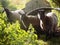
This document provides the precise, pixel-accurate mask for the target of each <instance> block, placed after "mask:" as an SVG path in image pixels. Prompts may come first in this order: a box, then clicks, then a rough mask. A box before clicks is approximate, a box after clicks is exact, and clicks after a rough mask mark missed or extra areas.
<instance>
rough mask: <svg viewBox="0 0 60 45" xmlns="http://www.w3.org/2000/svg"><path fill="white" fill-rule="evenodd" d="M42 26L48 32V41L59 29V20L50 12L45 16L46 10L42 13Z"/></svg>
mask: <svg viewBox="0 0 60 45" xmlns="http://www.w3.org/2000/svg"><path fill="white" fill-rule="evenodd" d="M39 14H40V21H42V23H40V26H41V28H42V30H44V31H45V32H46V40H47V39H49V38H51V36H53V35H54V31H55V29H56V28H57V24H58V18H57V16H56V14H55V13H53V12H49V13H46V14H45V10H42V11H40V13H39Z"/></svg>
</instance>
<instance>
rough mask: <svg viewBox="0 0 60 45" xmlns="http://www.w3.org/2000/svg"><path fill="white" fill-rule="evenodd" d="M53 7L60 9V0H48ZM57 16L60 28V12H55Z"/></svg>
mask: <svg viewBox="0 0 60 45" xmlns="http://www.w3.org/2000/svg"><path fill="white" fill-rule="evenodd" d="M47 1H48V2H49V3H50V5H51V7H54V8H57V7H58V8H60V0H47ZM53 12H55V13H56V14H57V17H58V26H60V11H55V10H54V11H53Z"/></svg>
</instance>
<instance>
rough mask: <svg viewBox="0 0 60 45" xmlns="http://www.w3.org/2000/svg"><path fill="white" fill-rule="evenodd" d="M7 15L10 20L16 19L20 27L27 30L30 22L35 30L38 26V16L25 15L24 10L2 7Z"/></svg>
mask: <svg viewBox="0 0 60 45" xmlns="http://www.w3.org/2000/svg"><path fill="white" fill-rule="evenodd" d="M4 10H5V12H6V14H7V17H8V19H9V21H10V22H13V21H16V20H18V21H19V22H20V23H21V25H22V26H21V28H22V29H25V30H27V29H28V27H29V25H30V23H31V24H32V25H33V27H34V28H35V29H36V30H37V29H38V28H39V29H40V27H39V23H40V21H39V19H38V16H33V15H29V16H27V15H25V12H24V11H23V10H16V11H10V10H9V9H7V8H4Z"/></svg>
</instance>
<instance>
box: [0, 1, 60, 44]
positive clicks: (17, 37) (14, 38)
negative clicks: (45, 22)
mask: <svg viewBox="0 0 60 45" xmlns="http://www.w3.org/2000/svg"><path fill="white" fill-rule="evenodd" d="M1 1H5V2H3V4H5V6H6V7H8V8H9V9H11V10H16V9H23V8H24V7H25V4H26V3H27V2H28V1H30V0H18V1H17V0H0V45H60V37H57V38H52V39H51V40H49V41H44V38H45V35H42V36H41V39H40V40H37V35H36V34H34V28H33V27H32V25H30V26H29V28H31V30H29V29H28V31H27V32H26V31H25V30H23V29H21V28H20V24H19V22H18V21H16V22H15V23H12V24H11V23H10V22H8V18H7V16H6V13H1V12H2V10H3V7H2V5H1ZM48 1H49V3H50V4H51V7H60V6H59V5H57V4H56V3H55V2H54V1H53V0H48ZM56 1H58V0H56ZM13 2H14V3H13ZM58 2H59V1H58ZM54 12H56V11H54ZM56 14H57V16H58V20H59V19H60V16H59V12H58V11H57V12H56ZM58 25H60V21H58Z"/></svg>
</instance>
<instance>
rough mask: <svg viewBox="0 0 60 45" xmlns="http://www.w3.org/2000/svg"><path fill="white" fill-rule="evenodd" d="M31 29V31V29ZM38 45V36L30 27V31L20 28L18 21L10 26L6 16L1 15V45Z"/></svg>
mask: <svg viewBox="0 0 60 45" xmlns="http://www.w3.org/2000/svg"><path fill="white" fill-rule="evenodd" d="M30 28H31V29H30ZM30 44H32V45H36V44H38V43H37V35H36V34H34V28H33V27H32V26H31V25H30V26H29V29H28V31H27V32H26V31H25V30H23V29H21V28H20V24H19V22H18V21H16V23H12V24H10V22H8V19H7V17H6V15H5V14H0V45H30Z"/></svg>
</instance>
